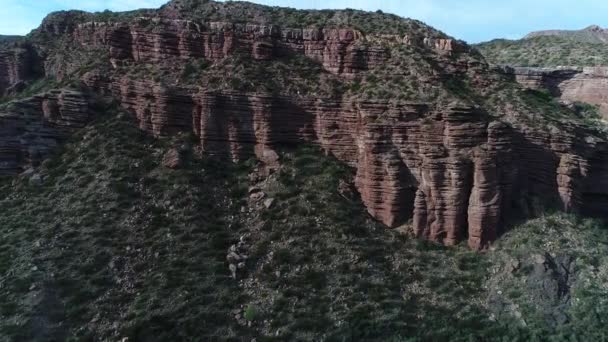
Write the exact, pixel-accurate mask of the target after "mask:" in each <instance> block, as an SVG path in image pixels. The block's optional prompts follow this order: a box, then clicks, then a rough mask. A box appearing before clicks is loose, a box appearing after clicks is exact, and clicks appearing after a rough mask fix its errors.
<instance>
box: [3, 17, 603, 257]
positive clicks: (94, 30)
mask: <svg viewBox="0 0 608 342" xmlns="http://www.w3.org/2000/svg"><path fill="white" fill-rule="evenodd" d="M62 18H63V17H61V16H60V17H59V18H58V19H55V20H49V21H48V22H46V23H45V24H43V26H42V27H41V28H40V32H42V34H48V35H67V36H68V38H69V39H68V40H69V41H70V42H72V43H73V44H75V46H76V47H77V48H82V49H94V51H98V50H101V51H105V52H107V53H108V56H109V58H110V62H111V64H112V65H113V67H114V70H115V71H117V72H109V73H108V75H104V74H102V73H100V72H98V71H95V70H93V71H91V72H87V73H84V75H83V76H82V78H81V79H82V81H83V82H84V83H85V84H86V85H87V86H88V87H89V88H91V89H92V90H94V91H96V92H97V93H99V94H105V95H109V96H112V97H113V98H115V99H117V100H118V102H119V103H120V105H121V106H122V107H123V108H124V109H125V110H127V111H129V112H131V113H132V114H133V115H134V116H135V117H136V118H137V121H138V123H139V126H140V127H141V128H142V129H143V130H146V131H148V132H150V133H152V134H154V135H156V136H171V135H176V134H179V133H184V132H185V133H192V134H194V135H195V136H196V137H197V139H198V140H199V141H200V148H201V150H202V151H203V152H204V153H206V154H208V155H211V156H215V157H218V158H226V159H230V160H234V161H238V160H244V159H247V158H250V157H251V156H257V157H258V159H260V160H261V161H262V162H264V163H266V165H267V166H269V167H270V168H276V167H279V155H278V154H277V151H276V150H277V147H278V146H284V145H295V144H301V143H313V144H317V145H319V146H321V147H322V148H323V149H324V150H326V151H327V152H328V153H331V154H333V155H335V156H336V157H337V158H338V159H340V160H341V161H343V162H345V163H347V164H349V165H351V166H352V167H354V168H355V169H356V177H355V186H356V188H357V190H358V191H359V193H360V194H361V198H362V200H363V202H364V204H365V205H366V207H367V208H368V211H369V213H370V214H371V215H372V216H374V217H375V218H377V219H378V220H380V221H382V222H383V223H385V224H386V225H388V226H390V227H400V226H403V225H408V224H409V225H411V229H412V230H413V232H414V234H415V235H417V236H419V237H423V238H426V239H429V240H433V241H436V242H439V243H443V244H446V245H453V244H456V243H458V242H460V241H465V240H466V241H468V244H469V246H471V247H472V248H484V247H485V246H487V245H488V244H489V243H490V242H492V241H493V240H495V239H496V238H497V236H498V235H499V234H500V233H501V231H502V229H503V228H504V227H505V226H506V225H508V224H509V223H511V222H512V221H513V220H515V219H517V218H518V217H520V216H529V215H531V214H534V212H535V211H537V210H542V208H541V207H543V206H547V205H550V204H551V205H556V206H558V207H560V208H562V209H564V210H568V211H573V212H582V213H587V214H590V215H596V216H604V217H605V216H606V213H605V210H602V209H603V208H606V205H608V183H606V181H605V179H607V178H608V177H607V175H608V147H607V144H606V141H604V140H602V139H600V138H597V137H596V136H593V134H591V133H589V132H586V131H584V130H583V129H582V128H579V127H577V126H566V125H564V126H563V127H561V128H560V129H557V128H556V129H554V130H553V131H550V130H549V131H548V130H547V129H545V128H540V127H533V126H529V125H527V124H522V125H521V126H512V125H508V124H506V123H503V122H501V121H499V120H497V119H495V118H492V117H490V116H489V115H488V114H487V113H486V112H484V110H483V109H480V108H478V107H475V106H473V105H471V104H467V103H464V102H455V101H451V102H447V101H443V102H441V101H437V103H434V102H433V103H414V102H405V101H391V99H385V100H375V101H374V100H364V99H358V98H353V97H347V96H343V95H335V96H333V97H323V98H314V97H311V96H307V95H306V94H299V96H285V95H278V94H268V93H263V92H262V91H258V92H257V93H248V92H234V91H217V90H216V91H212V90H209V89H205V88H202V87H197V86H183V85H182V86H180V84H179V82H176V83H175V84H167V82H160V81H158V82H157V81H154V80H153V79H152V77H150V78H146V77H143V78H142V79H143V80H137V79H134V78H133V77H130V76H125V75H124V74H123V73H122V72H120V71H121V70H124V69H122V67H129V66H132V65H135V64H148V65H154V66H156V67H158V68H160V69H163V68H164V69H163V71H168V72H174V71H176V70H180V67H181V66H183V65H184V64H185V63H187V62H189V61H192V60H193V59H198V58H204V59H205V60H208V61H210V62H211V63H214V62H217V61H220V60H222V59H224V58H225V57H227V56H231V55H232V54H234V53H235V52H236V51H238V52H239V55H241V56H244V57H245V58H251V59H255V60H271V59H274V58H277V57H281V56H285V55H290V54H301V55H304V56H307V57H309V58H311V59H313V60H315V61H317V62H318V63H319V64H320V65H321V66H322V67H323V69H324V70H325V71H326V72H327V73H331V74H333V75H332V77H333V76H336V75H337V76H339V77H343V78H345V79H351V78H355V77H357V76H358V75H359V74H361V73H364V72H365V71H366V70H368V69H370V68H374V67H377V66H379V65H381V64H382V63H384V62H385V61H386V60H387V59H388V58H389V57H390V55H389V54H390V50H389V49H386V48H384V47H383V44H377V42H380V43H381V42H385V41H391V42H392V43H393V44H404V45H409V46H413V47H416V49H408V51H409V52H411V53H415V52H416V53H417V52H421V54H424V59H425V61H424V62H423V61H421V63H423V64H425V65H427V66H428V67H429V68H428V74H426V75H424V77H427V78H431V79H432V82H435V81H436V82H437V83H441V81H442V80H444V79H448V78H449V77H447V76H450V75H451V76H453V75H459V76H462V77H465V75H466V73H467V72H468V68H477V69H478V70H484V68H483V65H481V63H480V62H479V61H467V60H459V59H458V58H457V57H458V53H461V52H466V50H467V49H468V48H467V46H466V45H465V44H462V43H461V42H458V41H455V40H451V39H447V38H445V39H444V38H437V37H422V36H420V35H408V36H404V37H402V36H395V35H393V36H390V37H388V36H375V37H366V36H365V35H363V34H362V33H361V32H359V31H357V30H353V29H316V28H314V29H286V28H280V27H277V26H263V25H247V24H233V23H225V22H210V23H203V22H193V21H187V20H177V19H167V18H164V19H163V18H159V17H154V18H140V19H136V20H133V21H130V22H122V23H108V22H93V21H88V22H84V23H82V22H78V21H76V22H75V21H72V20H70V18H69V16H68V17H66V18H64V19H65V20H60V19H62ZM370 42H372V43H370ZM373 42H376V43H373ZM417 49H423V50H417ZM469 62H470V63H469ZM47 70H48V72H50V73H52V71H51V70H61V68H60V67H59V68H56V67H48V68H47ZM412 72H416V70H412ZM568 72H569V71H568ZM568 72H566V71H563V72H561V73H560V74H559V75H573V76H572V77H570V76H563V77H570V81H571V80H572V79H575V78H576V77H577V75H579V74H578V73H574V72H571V73H570V74H568ZM512 73H513V74H514V75H516V77H517V78H518V80H519V81H520V82H522V83H526V82H527V83H528V86H530V87H540V86H543V85H544V84H548V83H551V82H553V81H547V80H549V79H550V77H549V78H548V77H546V75H545V74H544V73H542V72H540V73H538V74H535V73H533V72H529V73H528V74H527V76H524V74H523V73H519V74H518V73H517V72H516V71H513V72H512ZM50 76H53V75H50ZM484 76H488V75H486V74H483V73H482V71H479V73H478V74H476V75H474V77H471V78H472V79H473V81H474V82H479V83H480V84H481V83H483V82H484ZM490 76H491V75H490ZM404 77H405V76H404ZM560 77H562V76H560ZM429 82H431V80H429ZM474 82H473V83H474ZM486 82H492V78H491V77H487V80H486ZM568 82H569V81H568ZM551 84H553V83H551ZM563 84H568V83H567V81H563V82H562V81H560V82H557V83H556V85H555V86H554V87H553V88H554V89H557V90H559V91H560V92H562V93H567V92H566V89H565V88H564V89H562V88H560V87H561V86H562V85H563ZM570 84H572V83H570ZM572 87H573V86H572V85H571V86H570V88H572ZM469 103H470V102H469ZM90 115H92V114H91V112H90V111H89V110H88V108H87V100H86V97H84V96H83V95H82V94H80V93H76V92H69V91H61V92H53V93H50V94H46V95H41V96H37V97H34V98H33V99H29V100H24V101H20V102H16V103H15V105H14V106H13V109H11V110H10V111H9V113H6V114H2V116H0V125H1V127H2V129H3V131H2V132H0V136H1V137H2V139H3V140H1V141H0V151H1V153H0V161H1V164H0V165H2V170H3V172H4V173H15V172H18V171H19V170H21V169H22V168H24V167H26V166H28V165H30V164H36V163H37V162H39V160H40V159H41V158H43V157H44V156H46V155H48V151H49V149H50V148H52V147H53V146H54V145H56V144H57V142H58V141H60V140H61V139H62V138H63V137H64V136H65V134H67V133H69V132H70V131H71V129H73V128H77V127H82V125H84V124H85V122H86V121H87V118H88V117H89V116H90ZM163 162H164V164H165V165H166V166H167V167H172V168H173V167H179V164H180V163H181V162H182V160H181V158H180V155H179V153H178V152H177V151H171V152H169V153H168V154H167V155H166V156H165V158H164V161H163Z"/></svg>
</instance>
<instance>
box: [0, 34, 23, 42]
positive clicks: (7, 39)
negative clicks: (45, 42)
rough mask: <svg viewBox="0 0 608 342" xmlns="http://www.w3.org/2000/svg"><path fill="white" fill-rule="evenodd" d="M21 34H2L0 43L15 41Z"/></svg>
mask: <svg viewBox="0 0 608 342" xmlns="http://www.w3.org/2000/svg"><path fill="white" fill-rule="evenodd" d="M21 38H22V37H21V36H5V35H1V34H0V43H6V42H14V41H16V40H19V39H21Z"/></svg>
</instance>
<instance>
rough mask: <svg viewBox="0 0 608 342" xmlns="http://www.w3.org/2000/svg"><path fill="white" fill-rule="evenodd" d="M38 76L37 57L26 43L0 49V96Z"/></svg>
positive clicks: (15, 89) (12, 91) (14, 90)
mask: <svg viewBox="0 0 608 342" xmlns="http://www.w3.org/2000/svg"><path fill="white" fill-rule="evenodd" d="M38 76H40V67H39V59H38V56H37V54H36V52H35V50H34V49H33V48H32V47H31V46H30V45H28V44H21V43H17V44H15V45H11V46H10V47H8V48H4V49H0V97H1V96H4V95H7V94H10V93H14V92H16V91H18V90H20V89H18V88H20V87H24V86H25V84H24V83H25V82H26V81H28V80H31V79H33V78H36V77H38Z"/></svg>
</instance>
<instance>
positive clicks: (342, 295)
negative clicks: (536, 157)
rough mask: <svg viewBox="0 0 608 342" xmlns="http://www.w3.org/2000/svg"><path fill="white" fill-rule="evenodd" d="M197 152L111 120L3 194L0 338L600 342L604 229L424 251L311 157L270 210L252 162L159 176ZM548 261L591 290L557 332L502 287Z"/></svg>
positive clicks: (513, 290) (328, 165)
mask: <svg viewBox="0 0 608 342" xmlns="http://www.w3.org/2000/svg"><path fill="white" fill-rule="evenodd" d="M189 140H190V138H188V137H177V138H175V139H174V141H167V140H154V139H152V138H151V137H149V136H147V135H146V134H144V133H141V132H139V131H138V130H137V129H136V128H135V127H134V125H133V124H132V123H130V122H128V121H124V119H118V118H116V117H113V116H112V117H109V118H105V119H100V120H99V122H97V123H94V124H93V125H92V126H90V127H88V128H85V129H84V130H82V132H80V133H79V134H77V135H76V136H75V137H74V138H73V139H72V142H71V143H69V144H67V145H66V146H65V147H64V149H63V151H62V152H58V153H57V155H56V156H55V157H54V158H52V159H51V160H49V161H47V162H45V163H44V164H43V166H42V168H41V169H40V172H41V174H43V175H44V176H45V181H44V184H43V185H42V186H34V185H30V184H29V183H28V182H27V181H26V180H10V179H4V180H2V182H0V186H1V187H2V191H1V192H0V206H1V207H2V211H1V212H0V236H1V239H0V241H1V246H0V247H2V248H0V284H2V286H1V287H0V318H1V320H0V336H2V337H3V338H4V339H5V340H8V341H12V340H15V341H17V340H19V341H20V340H32V339H34V340H36V339H38V340H44V339H56V340H70V339H72V340H87V339H110V340H114V339H120V338H122V337H129V338H130V340H133V341H156V340H174V341H179V340H191V339H192V338H193V337H196V338H203V339H205V338H214V337H217V336H221V337H223V338H253V337H264V336H265V337H268V338H270V337H272V338H274V339H276V340H310V339H316V340H403V339H406V338H409V339H413V340H448V339H449V340H470V339H477V340H495V339H496V338H497V337H498V336H501V337H509V339H510V340H511V339H515V340H517V339H519V340H529V339H530V338H533V337H534V336H536V337H537V338H541V337H542V338H543V339H544V338H546V337H548V336H556V337H557V336H566V335H568V336H576V337H581V338H583V337H595V338H601V336H602V334H603V331H604V330H603V327H604V326H605V322H604V321H603V318H602V317H604V316H605V313H604V312H603V311H602V310H603V307H605V305H603V304H602V306H598V305H599V304H598V305H596V304H597V303H598V300H599V301H601V300H602V299H598V298H605V297H606V298H608V296H606V295H607V293H606V278H607V276H606V274H608V273H606V267H607V266H606V265H608V260H606V258H605V257H604V255H605V254H607V253H606V251H604V249H605V245H608V242H606V241H604V240H605V239H606V234H605V231H604V230H602V229H601V228H600V226H598V225H597V224H595V223H592V222H591V221H579V220H577V219H575V218H570V217H568V216H559V215H557V214H556V215H557V216H548V217H546V218H544V219H542V220H543V221H538V220H537V221H532V222H530V223H528V224H526V225H524V226H522V227H519V228H517V229H515V230H513V232H512V233H509V234H507V235H506V236H505V237H504V239H503V240H502V241H501V242H500V243H499V244H498V245H497V249H496V251H490V252H486V253H476V252H473V251H470V250H468V249H467V248H466V247H464V246H458V247H454V248H446V247H443V246H439V245H435V244H432V243H429V242H424V241H418V240H415V239H410V238H408V237H406V236H403V235H400V234H398V233H396V232H393V231H390V230H388V229H386V228H385V227H383V226H382V225H380V224H378V223H377V222H375V221H374V220H373V219H371V218H370V217H369V216H368V215H367V214H366V213H365V210H364V208H363V206H362V204H361V202H360V200H359V199H357V198H356V197H355V198H352V199H346V198H344V197H342V196H340V195H339V194H338V191H337V187H338V184H339V182H340V180H343V181H346V182H350V181H352V177H353V172H352V170H351V169H350V168H348V167H346V166H344V165H343V164H341V163H339V162H338V161H337V160H335V159H333V158H331V157H328V156H325V155H324V154H323V153H322V152H321V151H319V150H318V149H317V148H314V147H310V146H304V147H301V148H298V149H296V150H285V151H283V152H282V153H281V156H282V163H283V165H284V166H283V167H282V168H281V170H279V171H278V172H277V173H275V174H274V175H273V176H271V177H270V178H269V179H268V180H267V182H266V183H265V185H264V191H265V192H267V194H268V195H267V196H269V197H271V198H275V199H276V204H275V205H274V206H273V207H271V208H270V209H253V210H251V211H250V210H246V211H245V212H243V211H241V210H240V207H241V206H242V205H245V206H248V205H249V204H247V203H248V201H247V198H248V194H247V189H248V187H249V186H251V185H253V184H251V183H250V182H249V181H248V177H247V174H248V173H249V172H251V170H253V166H252V164H251V163H247V164H238V165H226V164H222V163H221V162H216V161H212V160H206V159H200V158H198V157H196V156H194V155H191V156H190V157H189V158H188V161H187V164H186V167H185V168H184V169H181V170H168V169H165V168H163V167H162V166H160V165H159V164H160V160H161V158H162V154H163V152H164V151H165V150H166V149H167V148H168V147H169V146H171V145H173V144H175V143H179V142H180V141H181V142H184V141H189ZM243 236H245V237H246V238H245V239H246V241H247V245H248V246H249V247H248V249H249V250H248V254H249V259H248V260H247V263H246V267H245V268H244V269H243V270H239V272H238V279H237V280H233V279H232V278H231V277H230V272H229V270H228V265H227V263H226V253H227V250H228V249H229V248H230V246H231V245H232V244H234V243H236V242H238V241H239V238H240V237H243ZM544 252H548V253H570V254H572V255H574V256H576V260H577V267H578V268H577V270H579V271H577V272H578V273H577V276H576V277H577V278H576V279H577V280H576V284H581V285H577V286H573V287H572V289H573V290H572V291H573V292H572V293H573V298H576V299H578V300H580V301H577V303H576V304H573V306H572V307H571V308H570V309H568V310H569V311H568V315H570V316H569V317H571V320H570V322H569V323H568V325H565V326H563V328H560V329H557V330H556V329H552V328H550V326H549V325H546V324H545V323H544V321H543V319H542V315H541V316H539V315H538V313H537V311H535V310H536V309H535V302H534V300H533V299H534V298H535V297H530V293H531V292H530V291H529V290H528V288H527V287H525V286H521V285H520V283H517V282H507V281H504V282H500V283H499V284H498V286H497V285H496V282H495V279H496V278H495V274H496V273H495V270H499V269H504V268H505V267H506V266H505V265H508V262H510V260H512V259H513V258H520V259H521V260H527V258H528V256H529V255H533V254H538V253H541V254H542V253H544ZM523 270H525V269H524V268H522V271H518V273H517V274H516V275H517V277H519V278H517V279H523V278H521V277H525V274H527V273H526V272H524V271H523ZM522 272H523V273H522ZM529 272H530V271H529V270H528V273H529ZM508 279H511V278H510V276H509V277H507V280H508ZM509 281H510V280H509ZM508 284H513V286H510V287H509V288H508V289H505V290H508V291H504V295H503V297H502V298H506V299H507V300H510V301H516V302H517V303H519V305H520V307H522V309H521V310H520V311H521V314H522V315H523V316H522V317H523V319H525V320H526V322H528V323H529V324H528V325H527V326H523V325H520V324H519V323H518V322H519V320H518V318H517V317H515V316H513V315H512V314H509V313H508V312H507V313H503V314H502V315H501V316H500V319H499V320H492V312H494V311H492V307H491V306H488V302H487V298H489V297H488V296H489V294H490V293H492V292H494V293H495V292H496V290H498V289H500V288H501V287H502V286H507V285H508ZM525 308H528V309H525ZM235 312H239V313H240V314H241V315H242V317H243V318H244V320H245V322H246V324H244V325H240V324H239V323H238V321H237V320H236V319H235ZM598 317H599V318H598ZM568 329H570V330H568ZM560 334H561V335H560ZM564 334H565V335H564Z"/></svg>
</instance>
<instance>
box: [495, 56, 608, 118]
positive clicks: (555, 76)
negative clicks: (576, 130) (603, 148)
mask: <svg viewBox="0 0 608 342" xmlns="http://www.w3.org/2000/svg"><path fill="white" fill-rule="evenodd" d="M507 72H509V73H512V74H514V75H515V78H516V79H517V81H518V82H519V83H521V84H522V85H524V86H525V87H528V88H531V89H547V90H549V91H550V92H551V94H552V95H554V96H556V97H558V98H560V99H561V100H563V101H568V102H586V103H590V104H593V105H597V106H599V108H600V112H601V113H602V115H603V116H604V117H605V118H607V119H608V68H607V67H586V68H554V69H551V68H527V67H517V68H509V69H508V70H507Z"/></svg>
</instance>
